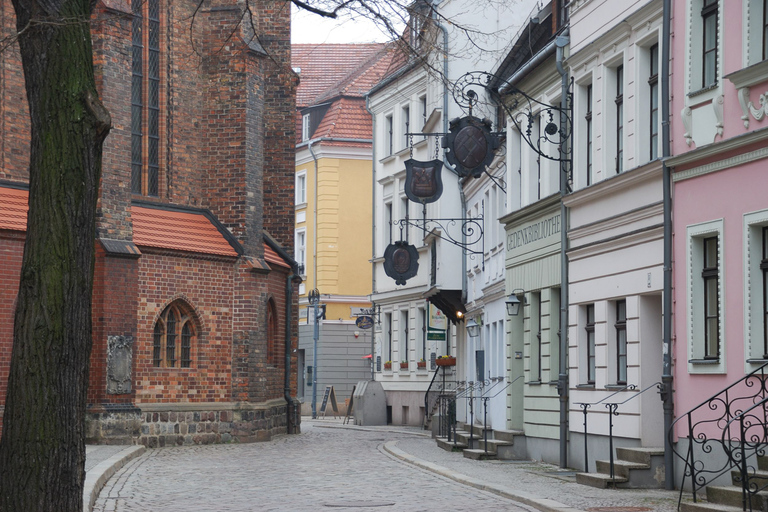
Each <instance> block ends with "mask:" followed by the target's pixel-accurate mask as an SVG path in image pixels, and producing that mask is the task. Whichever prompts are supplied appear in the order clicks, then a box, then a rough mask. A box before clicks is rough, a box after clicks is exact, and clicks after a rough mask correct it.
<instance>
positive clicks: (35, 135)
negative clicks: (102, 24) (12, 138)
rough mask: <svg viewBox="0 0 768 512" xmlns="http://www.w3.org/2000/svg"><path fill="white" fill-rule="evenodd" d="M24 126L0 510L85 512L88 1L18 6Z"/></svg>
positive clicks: (90, 102) (27, 0)
mask: <svg viewBox="0 0 768 512" xmlns="http://www.w3.org/2000/svg"><path fill="white" fill-rule="evenodd" d="M13 5H14V9H15V11H16V18H17V28H18V31H19V46H20V49H21V58H22V63H23V68H24V77H25V81H26V90H27V100H28V102H29V111H30V117H31V142H30V152H31V153H30V154H31V157H30V170H29V189H30V193H29V217H28V222H27V233H26V242H25V245H24V258H23V261H22V268H21V284H20V287H19V295H18V300H17V305H16V314H15V319H14V331H13V339H14V344H13V355H12V358H11V368H10V376H9V380H8V395H7V399H6V406H5V414H4V417H3V435H2V439H1V440H0V510H2V511H4V512H20V511H57V512H58V511H78V512H80V511H81V510H82V493H83V481H84V476H85V473H84V464H85V435H84V419H85V405H86V391H87V385H88V363H89V358H90V352H91V289H92V284H93V257H94V256H93V255H94V236H95V227H94V226H95V209H96V200H97V191H98V184H99V176H100V173H101V151H102V149H101V148H102V142H103V141H104V138H105V137H106V135H107V133H108V132H109V129H110V118H109V113H108V112H107V111H106V109H105V108H104V107H103V106H102V104H101V102H100V101H99V99H98V96H97V93H96V87H95V83H94V73H93V55H92V47H91V33H90V24H89V20H90V13H91V10H92V8H93V6H92V4H91V3H90V1H89V0H13Z"/></svg>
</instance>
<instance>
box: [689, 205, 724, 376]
mask: <svg viewBox="0 0 768 512" xmlns="http://www.w3.org/2000/svg"><path fill="white" fill-rule="evenodd" d="M686 231H687V242H688V243H687V247H686V260H687V267H688V275H687V288H688V290H687V291H688V293H687V299H688V351H689V354H688V357H689V358H688V368H689V371H690V372H692V373H720V372H722V371H724V370H725V351H724V350H723V347H724V346H725V345H724V337H725V336H724V333H725V329H724V324H725V316H724V302H723V297H724V286H725V276H724V271H725V268H724V265H723V243H722V236H723V221H722V220H717V221H712V222H707V223H703V224H696V225H693V226H688V228H687V229H686Z"/></svg>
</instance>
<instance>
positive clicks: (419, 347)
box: [416, 308, 427, 361]
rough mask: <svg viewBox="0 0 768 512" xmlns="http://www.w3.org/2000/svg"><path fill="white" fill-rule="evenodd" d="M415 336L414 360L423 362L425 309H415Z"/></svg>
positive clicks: (425, 347)
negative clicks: (416, 339)
mask: <svg viewBox="0 0 768 512" xmlns="http://www.w3.org/2000/svg"><path fill="white" fill-rule="evenodd" d="M416 321H417V324H416V335H417V336H418V342H417V343H416V359H417V360H418V361H423V360H424V359H425V358H426V355H425V354H426V353H427V309H426V308H417V309H416Z"/></svg>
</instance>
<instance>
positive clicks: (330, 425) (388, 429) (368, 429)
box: [307, 420, 432, 437]
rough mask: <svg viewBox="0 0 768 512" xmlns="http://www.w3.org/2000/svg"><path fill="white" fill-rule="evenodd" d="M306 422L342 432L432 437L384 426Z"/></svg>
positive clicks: (418, 432)
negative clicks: (358, 431)
mask: <svg viewBox="0 0 768 512" xmlns="http://www.w3.org/2000/svg"><path fill="white" fill-rule="evenodd" d="M307 421H314V423H312V426H313V427H315V428H337V429H344V430H362V431H363V432H394V433H396V434H406V435H411V436H418V437H432V434H430V433H429V432H421V431H415V430H405V429H396V428H392V427H387V426H385V425H382V426H381V427H380V428H371V427H365V426H362V427H361V426H358V425H339V424H334V423H325V424H321V423H317V420H307Z"/></svg>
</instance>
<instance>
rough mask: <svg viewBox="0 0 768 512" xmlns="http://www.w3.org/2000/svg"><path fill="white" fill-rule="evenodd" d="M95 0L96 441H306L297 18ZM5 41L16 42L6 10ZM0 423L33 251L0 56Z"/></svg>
mask: <svg viewBox="0 0 768 512" xmlns="http://www.w3.org/2000/svg"><path fill="white" fill-rule="evenodd" d="M242 6H243V4H242V3H239V2H235V1H234V0H214V1H211V2H205V3H204V4H202V6H201V7H200V8H198V7H199V6H198V1H197V0H173V1H171V0H127V1H126V0H99V2H98V3H97V6H96V8H95V10H94V15H93V20H92V21H93V23H92V29H91V30H92V34H93V43H94V68H95V74H96V80H97V87H98V90H99V93H100V95H101V99H102V101H103V102H104V104H105V106H106V107H107V108H108V110H109V112H110V114H111V116H112V130H111V132H110V134H109V136H108V137H107V139H106V142H105V144H104V157H103V171H102V178H101V186H100V190H99V204H98V210H97V219H96V240H95V241H94V242H95V244H96V265H95V279H94V290H93V352H92V354H91V364H90V387H89V392H88V414H87V420H88V441H89V442H102V443H118V442H122V443H125V442H130V443H142V444H145V445H148V446H164V445H173V444H200V443H218V442H230V441H258V440H267V439H270V438H271V436H273V435H275V434H282V433H293V432H298V431H299V417H298V411H297V409H296V407H295V403H294V402H295V400H294V398H292V397H295V396H296V372H295V364H296V358H295V348H296V346H297V323H298V284H299V281H300V279H299V278H298V277H297V274H298V269H297V266H296V263H295V262H294V260H293V258H292V257H291V255H292V254H293V223H294V204H293V200H294V194H293V183H294V180H293V165H294V164H293V161H294V154H293V143H294V124H293V115H294V111H295V108H294V92H295V88H296V77H295V74H294V73H293V72H292V71H291V69H290V9H289V7H288V6H289V3H288V2H284V1H282V0H257V1H251V2H250V6H251V9H252V12H253V17H252V21H253V22H252V23H251V20H250V19H248V17H246V18H245V19H246V20H247V21H245V22H242V23H241V20H242V19H244V18H243V12H242ZM0 9H2V35H0V37H2V38H7V37H9V36H11V35H12V34H13V33H14V30H15V23H16V21H15V18H14V14H13V8H12V5H11V1H10V0H0ZM0 134H1V135H2V140H1V142H0V418H2V406H3V404H4V400H5V394H6V387H7V378H8V367H9V364H10V358H11V349H12V344H13V311H14V306H15V298H16V295H17V292H18V286H19V272H20V267H21V258H22V252H23V247H24V240H25V230H26V213H27V196H28V185H27V181H28V165H29V143H28V137H29V119H28V111H27V105H26V94H25V91H24V77H23V73H22V66H21V60H20V56H19V52H18V47H11V48H10V49H6V50H4V51H2V52H0Z"/></svg>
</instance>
